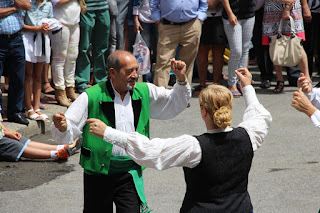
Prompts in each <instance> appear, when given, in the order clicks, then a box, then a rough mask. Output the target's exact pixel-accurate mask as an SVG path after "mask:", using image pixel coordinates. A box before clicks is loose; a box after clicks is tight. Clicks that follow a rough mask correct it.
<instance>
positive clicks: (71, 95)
mask: <svg viewBox="0 0 320 213" xmlns="http://www.w3.org/2000/svg"><path fill="white" fill-rule="evenodd" d="M66 93H67V97H68V98H70V99H71V101H72V102H74V101H75V100H76V99H77V98H78V95H77V94H76V93H75V91H74V87H67V88H66Z"/></svg>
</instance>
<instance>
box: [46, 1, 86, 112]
mask: <svg viewBox="0 0 320 213" xmlns="http://www.w3.org/2000/svg"><path fill="white" fill-rule="evenodd" d="M52 5H53V14H54V17H55V18H56V19H57V20H58V21H59V22H60V23H61V24H62V28H61V30H60V31H58V32H51V33H50V39H51V44H52V45H51V48H52V61H51V68H52V69H51V70H52V77H53V83H54V86H55V89H56V90H55V99H56V101H57V102H58V103H59V104H60V105H61V106H66V107H68V106H70V105H71V102H70V101H69V99H70V100H71V101H72V102H73V101H75V100H76V99H77V97H78V96H77V95H76V93H75V89H74V88H75V80H74V77H75V70H76V60H77V57H78V46H79V40H80V27H79V21H80V11H81V8H80V4H79V2H78V0H52Z"/></svg>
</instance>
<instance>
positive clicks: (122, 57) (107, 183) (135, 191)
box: [52, 50, 191, 213]
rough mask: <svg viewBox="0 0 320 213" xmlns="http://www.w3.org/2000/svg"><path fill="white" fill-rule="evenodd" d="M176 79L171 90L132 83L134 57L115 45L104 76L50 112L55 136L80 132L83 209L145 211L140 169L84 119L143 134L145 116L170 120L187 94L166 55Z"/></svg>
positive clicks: (182, 69)
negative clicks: (68, 103) (63, 108)
mask: <svg viewBox="0 0 320 213" xmlns="http://www.w3.org/2000/svg"><path fill="white" fill-rule="evenodd" d="M171 66H172V70H173V72H174V73H175V75H176V78H177V83H176V84H175V85H174V87H173V89H172V90H166V89H164V88H163V87H162V88H160V87H157V86H155V85H153V84H150V83H136V81H137V79H138V73H137V70H138V62H137V60H136V58H135V57H134V56H133V55H132V54H131V53H130V52H127V51H123V50H117V51H115V52H114V53H112V54H111V55H110V56H109V57H108V60H107V69H108V71H109V73H110V78H111V79H110V80H108V81H107V82H101V83H99V84H97V85H95V86H93V87H91V88H89V89H87V90H86V91H85V92H84V93H83V94H81V95H80V96H79V97H78V99H77V100H76V101H75V102H74V103H73V104H72V105H71V106H70V108H69V109H68V110H67V112H66V114H63V113H60V114H55V115H54V116H53V124H54V125H52V134H53V138H54V139H55V140H56V141H63V142H64V143H65V142H66V143H68V142H69V143H72V141H73V140H74V139H76V138H77V137H79V135H80V134H81V133H82V137H83V143H82V147H81V156H80V164H81V166H82V167H83V168H84V213H87V212H102V211H103V212H112V211H113V210H112V208H113V202H114V203H115V205H116V208H117V212H120V213H121V212H123V213H127V212H137V213H138V212H140V208H141V210H142V212H148V211H149V210H148V206H147V203H146V199H145V196H144V190H143V179H142V169H141V167H140V166H138V165H137V164H136V163H134V162H133V161H132V160H131V159H130V158H129V157H128V156H127V155H126V152H125V150H124V149H122V148H120V147H119V146H117V145H112V144H110V143H106V142H104V141H103V139H102V138H99V137H96V136H94V135H92V134H90V133H89V131H90V129H89V124H86V120H87V119H88V118H97V119H100V120H101V121H103V122H104V123H105V124H107V125H108V126H112V127H114V128H116V129H118V130H120V131H123V132H132V131H137V132H139V133H141V134H143V135H145V136H147V137H149V118H156V119H170V118H173V117H175V116H176V115H178V114H179V113H180V112H181V111H182V110H184V109H185V108H186V107H187V105H188V102H189V100H190V97H191V88H190V85H189V84H188V82H187V79H186V75H185V73H186V65H185V63H184V62H181V61H175V60H174V59H173V60H171Z"/></svg>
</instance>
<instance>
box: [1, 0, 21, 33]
mask: <svg viewBox="0 0 320 213" xmlns="http://www.w3.org/2000/svg"><path fill="white" fill-rule="evenodd" d="M13 5H14V0H0V8H7V7H13ZM23 25H24V23H23V19H22V10H18V11H16V12H14V13H12V14H11V15H8V16H7V17H4V18H0V34H10V35H11V34H14V33H16V32H18V31H20V30H21V29H22V27H23Z"/></svg>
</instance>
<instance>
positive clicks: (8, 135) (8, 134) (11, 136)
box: [4, 130, 21, 141]
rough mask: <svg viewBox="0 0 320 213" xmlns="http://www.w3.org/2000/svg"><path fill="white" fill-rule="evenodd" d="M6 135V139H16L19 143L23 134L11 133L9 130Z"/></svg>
mask: <svg viewBox="0 0 320 213" xmlns="http://www.w3.org/2000/svg"><path fill="white" fill-rule="evenodd" d="M4 134H5V136H6V137H8V138H12V139H15V140H18V141H19V140H20V139H21V134H20V133H19V132H16V131H13V132H11V131H10V130H9V131H5V133H4Z"/></svg>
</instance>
